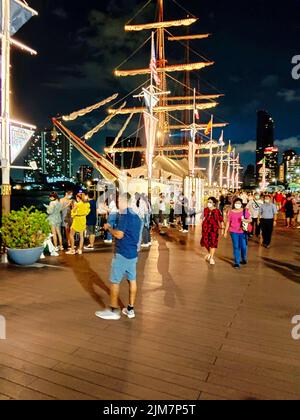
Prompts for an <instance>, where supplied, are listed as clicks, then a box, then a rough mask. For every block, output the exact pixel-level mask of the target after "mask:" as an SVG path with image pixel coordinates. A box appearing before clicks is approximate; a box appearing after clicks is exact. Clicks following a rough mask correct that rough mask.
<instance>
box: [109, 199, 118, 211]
mask: <svg viewBox="0 0 300 420" xmlns="http://www.w3.org/2000/svg"><path fill="white" fill-rule="evenodd" d="M108 208H109V213H110V214H111V213H118V207H117V205H116V202H115V201H114V200H112V201H111V202H110V205H109V206H108Z"/></svg>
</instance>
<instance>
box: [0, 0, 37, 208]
mask: <svg viewBox="0 0 300 420" xmlns="http://www.w3.org/2000/svg"><path fill="white" fill-rule="evenodd" d="M0 4H1V12H2V22H1V33H0V36H1V48H2V51H1V61H2V63H1V66H2V68H1V84H2V86H1V148H0V151H1V156H0V158H1V162H0V163H1V165H0V166H1V169H2V186H1V196H2V215H6V214H8V213H9V212H10V201H11V185H10V172H11V169H12V167H11V153H10V148H11V145H10V124H11V122H12V121H11V101H10V56H11V52H10V49H11V45H13V46H15V47H17V48H20V49H21V50H22V51H26V52H29V53H30V54H32V55H36V54H37V53H36V51H34V50H32V49H31V48H29V47H27V46H26V45H24V44H21V43H20V42H18V41H15V40H14V39H13V38H12V37H11V35H12V34H14V32H16V30H14V29H13V28H12V22H11V16H12V15H13V12H15V11H16V10H17V13H18V14H19V16H18V17H19V20H20V21H21V22H22V24H21V25H19V26H18V29H20V27H21V26H23V24H25V23H26V22H27V21H28V20H29V19H30V18H31V17H32V16H33V15H37V12H36V11H35V10H33V9H31V8H30V7H29V6H28V5H27V3H23V2H22V1H20V0H14V2H12V0H1V2H0ZM12 6H13V7H12ZM13 8H14V9H16V10H13Z"/></svg>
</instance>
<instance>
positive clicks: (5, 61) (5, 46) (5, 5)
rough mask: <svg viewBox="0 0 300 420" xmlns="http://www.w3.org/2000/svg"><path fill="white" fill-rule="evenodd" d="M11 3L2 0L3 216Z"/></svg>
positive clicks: (7, 196)
mask: <svg viewBox="0 0 300 420" xmlns="http://www.w3.org/2000/svg"><path fill="white" fill-rule="evenodd" d="M10 1H11V0H2V30H3V36H2V70H1V79H2V80H1V84H2V86H1V117H2V124H1V146H2V147H1V149H2V156H1V160H2V166H3V168H2V189H1V195H2V214H8V213H9V212H10V197H11V185H10Z"/></svg>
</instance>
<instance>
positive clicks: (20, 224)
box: [0, 207, 51, 249]
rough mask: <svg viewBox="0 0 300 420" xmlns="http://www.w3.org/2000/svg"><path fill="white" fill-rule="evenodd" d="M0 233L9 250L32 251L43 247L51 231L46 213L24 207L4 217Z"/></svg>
mask: <svg viewBox="0 0 300 420" xmlns="http://www.w3.org/2000/svg"><path fill="white" fill-rule="evenodd" d="M0 231H1V234H2V238H3V241H4V243H5V245H6V246H7V248H11V249H30V248H38V247H40V246H42V245H43V243H44V241H45V239H46V238H47V237H48V236H49V234H50V232H51V229H50V225H49V222H48V221H47V215H46V214H45V213H42V212H40V211H38V210H36V209H35V207H30V208H27V207H23V208H22V209H21V210H19V211H12V212H11V213H10V214H9V215H7V216H3V218H2V228H1V230H0Z"/></svg>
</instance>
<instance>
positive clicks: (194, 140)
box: [191, 88, 196, 178]
mask: <svg viewBox="0 0 300 420" xmlns="http://www.w3.org/2000/svg"><path fill="white" fill-rule="evenodd" d="M192 133H193V134H192V143H193V147H192V151H191V153H192V161H193V164H192V177H193V178H194V177H195V144H196V89H195V88H194V110H193V129H192Z"/></svg>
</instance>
